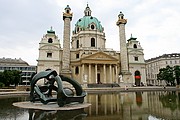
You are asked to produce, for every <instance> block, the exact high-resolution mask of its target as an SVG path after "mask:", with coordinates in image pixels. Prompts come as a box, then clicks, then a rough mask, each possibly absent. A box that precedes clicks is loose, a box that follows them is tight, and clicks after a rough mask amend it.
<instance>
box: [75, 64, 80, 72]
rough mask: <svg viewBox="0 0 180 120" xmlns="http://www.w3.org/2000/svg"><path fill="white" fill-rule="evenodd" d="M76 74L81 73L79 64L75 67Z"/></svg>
mask: <svg viewBox="0 0 180 120" xmlns="http://www.w3.org/2000/svg"><path fill="white" fill-rule="evenodd" d="M75 74H79V67H78V66H77V67H76V68H75Z"/></svg>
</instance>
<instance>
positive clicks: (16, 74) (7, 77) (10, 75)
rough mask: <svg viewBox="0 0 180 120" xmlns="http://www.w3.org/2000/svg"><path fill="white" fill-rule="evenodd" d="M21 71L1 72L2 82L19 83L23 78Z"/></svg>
mask: <svg viewBox="0 0 180 120" xmlns="http://www.w3.org/2000/svg"><path fill="white" fill-rule="evenodd" d="M20 73H21V72H20V71H17V70H5V71H4V72H1V73H0V82H1V83H3V84H4V85H5V86H9V85H10V84H15V85H18V83H19V82H20V79H21V76H20Z"/></svg>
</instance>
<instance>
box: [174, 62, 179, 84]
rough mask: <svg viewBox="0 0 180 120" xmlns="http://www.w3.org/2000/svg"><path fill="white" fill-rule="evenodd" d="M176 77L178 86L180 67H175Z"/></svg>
mask: <svg viewBox="0 0 180 120" xmlns="http://www.w3.org/2000/svg"><path fill="white" fill-rule="evenodd" d="M174 75H175V79H176V82H177V85H179V83H180V66H178V65H177V66H174Z"/></svg>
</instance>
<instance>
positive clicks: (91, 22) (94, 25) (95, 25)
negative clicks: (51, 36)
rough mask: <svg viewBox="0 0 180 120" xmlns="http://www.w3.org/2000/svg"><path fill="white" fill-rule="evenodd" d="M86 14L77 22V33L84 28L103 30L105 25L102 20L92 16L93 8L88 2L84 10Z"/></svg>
mask: <svg viewBox="0 0 180 120" xmlns="http://www.w3.org/2000/svg"><path fill="white" fill-rule="evenodd" d="M84 14H85V16H84V17H83V18H81V19H79V20H78V21H77V22H76V24H75V33H77V32H79V31H83V30H96V31H100V32H103V27H102V25H101V24H100V21H99V20H98V19H97V18H95V17H92V16H91V9H90V8H89V6H88V4H87V7H86V9H85V10H84Z"/></svg>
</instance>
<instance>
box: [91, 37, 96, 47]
mask: <svg viewBox="0 0 180 120" xmlns="http://www.w3.org/2000/svg"><path fill="white" fill-rule="evenodd" d="M91 47H95V39H94V38H91Z"/></svg>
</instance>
